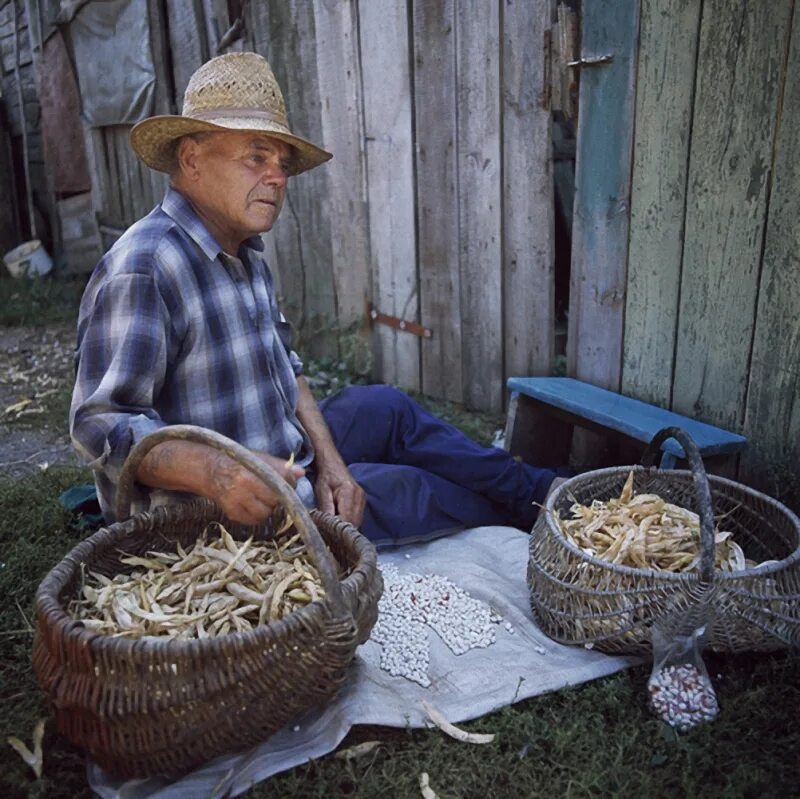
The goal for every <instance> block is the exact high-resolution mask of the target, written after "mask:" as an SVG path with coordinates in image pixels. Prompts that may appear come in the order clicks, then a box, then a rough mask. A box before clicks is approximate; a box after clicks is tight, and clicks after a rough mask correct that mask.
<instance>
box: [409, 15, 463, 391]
mask: <svg viewBox="0 0 800 799" xmlns="http://www.w3.org/2000/svg"><path fill="white" fill-rule="evenodd" d="M453 3H454V0H437V2H435V3H431V2H424V1H423V0H415V2H414V4H413V13H414V21H413V28H414V61H413V63H414V112H415V140H416V150H417V161H416V175H417V196H416V201H417V225H418V231H419V291H420V317H421V319H422V321H423V322H424V323H425V324H426V325H427V326H428V327H430V328H432V329H433V337H432V338H430V339H426V340H425V341H424V342H423V343H422V390H423V391H424V392H425V393H426V394H431V395H432V396H435V397H443V398H445V399H449V400H452V401H455V402H461V400H462V399H463V397H464V390H463V382H462V375H461V369H460V364H461V354H462V349H461V347H462V336H461V309H460V302H461V301H460V296H461V275H460V273H459V265H458V258H459V255H458V253H459V249H458V241H459V229H458V197H457V189H456V187H457V181H458V176H457V175H458V172H457V163H456V95H455V84H456V75H455V63H456V55H455V42H456V37H455V10H454V6H453Z"/></svg>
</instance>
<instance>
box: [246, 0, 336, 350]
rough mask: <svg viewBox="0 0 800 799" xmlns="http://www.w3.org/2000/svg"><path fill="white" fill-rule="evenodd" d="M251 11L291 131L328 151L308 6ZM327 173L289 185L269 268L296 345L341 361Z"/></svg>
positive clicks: (259, 6) (255, 41)
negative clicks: (295, 334)
mask: <svg viewBox="0 0 800 799" xmlns="http://www.w3.org/2000/svg"><path fill="white" fill-rule="evenodd" d="M248 13H249V16H248V18H247V29H248V31H250V32H251V33H250V36H251V37H252V46H253V49H254V50H255V51H256V52H258V53H261V54H262V55H264V56H265V57H266V58H267V59H268V60H269V62H270V64H271V66H272V68H273V71H274V72H275V76H276V78H277V79H278V83H279V84H280V86H281V88H282V90H283V94H284V98H285V100H286V107H287V111H288V114H289V124H290V127H291V129H292V130H294V131H296V132H297V133H298V134H299V135H301V136H305V137H306V138H308V139H310V140H311V141H314V142H317V143H318V144H320V145H321V146H325V145H326V144H327V142H326V141H324V139H323V135H322V113H321V98H320V92H319V84H318V76H317V63H316V52H315V48H316V43H315V42H316V31H315V25H314V15H313V8H312V7H311V4H310V3H270V4H266V3H250V4H249V5H248ZM328 168H329V167H328V166H327V165H324V166H321V167H318V168H317V169H313V170H311V171H310V172H306V173H305V174H303V175H299V176H298V177H296V178H292V180H291V181H290V183H289V191H288V193H287V198H286V203H285V205H284V208H283V211H282V213H281V217H280V219H279V220H278V222H277V224H276V225H275V228H274V230H273V233H272V237H273V238H274V240H275V254H276V258H274V259H273V260H272V261H271V262H270V266H271V267H272V271H273V273H275V272H277V273H278V274H279V279H280V284H281V289H282V292H283V297H284V303H283V308H284V313H285V314H286V316H287V318H289V319H290V321H291V322H292V323H293V324H294V325H295V326H296V327H297V330H298V341H299V346H301V347H302V348H303V349H305V350H306V351H307V352H309V353H310V354H311V355H313V356H315V357H336V356H337V355H338V342H337V339H336V335H335V332H334V330H333V328H334V327H335V325H336V318H337V317H336V294H335V290H334V282H333V273H332V271H331V268H330V261H331V222H330V218H329V214H328V208H329V202H328V201H329V197H328V195H327V191H328V189H327V185H328V183H327V181H328V179H327V174H326V173H327V170H328Z"/></svg>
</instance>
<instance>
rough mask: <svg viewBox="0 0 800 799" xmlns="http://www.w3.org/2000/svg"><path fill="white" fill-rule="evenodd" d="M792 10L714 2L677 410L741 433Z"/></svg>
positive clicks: (692, 197) (699, 115)
mask: <svg viewBox="0 0 800 799" xmlns="http://www.w3.org/2000/svg"><path fill="white" fill-rule="evenodd" d="M791 7H792V0H776V2H774V3H769V4H762V3H748V2H746V0H737V2H729V0H706V2H704V4H703V20H702V26H701V32H700V50H699V55H698V67H697V70H698V79H697V92H696V96H695V111H694V124H693V126H692V145H691V157H690V165H689V182H688V186H689V191H688V197H687V203H686V205H687V212H686V235H685V245H684V252H683V274H682V280H681V304H680V317H679V319H680V322H679V332H678V341H677V352H676V362H675V380H674V385H673V397H672V405H673V408H674V409H675V410H677V411H680V412H682V413H686V414H687V415H691V416H697V417H699V418H701V419H703V420H705V421H708V422H712V423H716V424H720V425H722V426H724V427H730V428H733V429H738V428H739V427H740V426H741V424H742V422H743V420H744V400H745V391H746V387H747V372H748V360H749V355H750V348H751V342H752V336H753V325H754V320H755V310H756V292H757V286H758V264H759V261H760V257H761V247H762V240H763V232H764V218H765V212H766V198H767V183H768V177H769V171H770V163H771V159H772V147H773V139H774V131H775V120H776V110H777V107H778V100H779V90H780V76H781V70H782V67H783V63H784V59H785V54H786V44H787V36H788V31H789V22H790V17H789V14H790V11H791Z"/></svg>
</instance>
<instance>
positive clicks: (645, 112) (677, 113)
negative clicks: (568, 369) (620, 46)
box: [622, 0, 702, 407]
mask: <svg viewBox="0 0 800 799" xmlns="http://www.w3.org/2000/svg"><path fill="white" fill-rule="evenodd" d="M701 5H702V2H701V0H668V2H667V4H666V5H665V3H664V2H663V0H644V2H643V3H642V19H641V25H640V28H639V40H640V44H639V66H638V77H637V83H636V138H635V141H634V145H633V178H632V184H631V228H630V243H629V249H628V282H627V289H626V298H625V345H624V348H623V359H622V391H623V392H624V393H626V394H630V395H631V396H635V397H638V398H639V399H643V400H646V401H647V402H655V403H657V404H659V405H663V406H665V407H666V406H669V404H670V392H671V390H672V371H673V365H674V361H675V334H676V326H677V323H678V302H679V295H680V274H681V257H682V254H683V226H684V211H685V207H686V176H687V172H688V169H689V140H690V133H691V118H692V103H693V99H694V75H695V59H696V55H697V39H698V33H699V30H700V8H701Z"/></svg>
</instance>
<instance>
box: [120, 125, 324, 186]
mask: <svg viewBox="0 0 800 799" xmlns="http://www.w3.org/2000/svg"><path fill="white" fill-rule="evenodd" d="M207 131H210V132H213V131H220V132H221V131H248V132H252V133H262V134H265V135H267V136H272V137H273V138H275V139H280V140H281V141H284V142H286V143H287V144H288V145H290V146H291V147H292V148H293V149H294V153H295V159H294V165H293V169H292V174H294V175H299V174H300V173H301V172H307V171H308V170H309V169H313V168H314V167H315V166H319V165H320V164H324V163H325V162H326V161H329V160H330V159H331V158H333V155H332V154H331V153H329V152H328V151H327V150H323V149H322V148H321V147H317V145H316V144H312V143H311V142H310V141H307V140H306V139H303V138H302V137H300V136H295V134H293V133H290V132H289V131H287V130H286V128H285V127H283V126H282V125H279V124H277V123H273V122H269V121H267V120H264V119H263V118H258V117H252V118H249V117H246V116H242V117H239V116H237V117H229V118H220V119H217V121H216V122H206V121H204V120H201V119H192V117H184V116H174V115H171V116H156V117H150V118H149V119H143V120H142V121H141V122H139V123H137V124H136V125H134V127H133V130H131V134H130V142H131V147H133V149H134V152H135V153H136V155H138V156H139V158H141V159H142V161H144V163H145V164H147V166H149V167H150V168H151V169H155V170H158V171H159V172H167V173H168V172H169V171H170V170H171V169H172V166H173V158H174V145H175V142H176V141H177V140H178V139H180V138H181V136H188V135H190V134H192V133H202V132H207Z"/></svg>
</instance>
